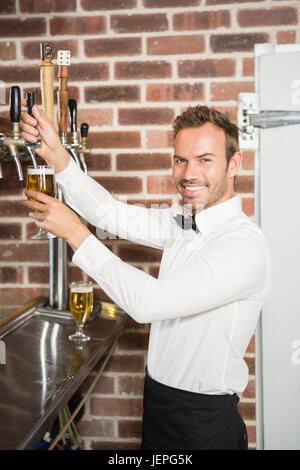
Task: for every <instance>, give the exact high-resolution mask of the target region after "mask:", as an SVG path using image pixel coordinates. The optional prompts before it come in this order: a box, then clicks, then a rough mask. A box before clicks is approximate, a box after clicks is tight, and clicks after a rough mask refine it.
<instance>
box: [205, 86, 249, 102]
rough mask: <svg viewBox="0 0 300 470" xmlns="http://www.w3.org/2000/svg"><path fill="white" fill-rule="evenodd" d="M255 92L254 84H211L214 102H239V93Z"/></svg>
mask: <svg viewBox="0 0 300 470" xmlns="http://www.w3.org/2000/svg"><path fill="white" fill-rule="evenodd" d="M253 91H254V83H253V82H218V83H211V100H212V101H229V100H235V101H236V100H237V99H238V94H239V93H249V92H253Z"/></svg>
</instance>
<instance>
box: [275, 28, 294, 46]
mask: <svg viewBox="0 0 300 470" xmlns="http://www.w3.org/2000/svg"><path fill="white" fill-rule="evenodd" d="M295 42H296V31H295V30H291V31H278V33H277V44H295Z"/></svg>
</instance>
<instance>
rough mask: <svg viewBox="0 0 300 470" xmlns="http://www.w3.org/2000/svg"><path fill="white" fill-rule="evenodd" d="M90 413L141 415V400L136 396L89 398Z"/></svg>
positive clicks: (100, 414) (98, 414)
mask: <svg viewBox="0 0 300 470" xmlns="http://www.w3.org/2000/svg"><path fill="white" fill-rule="evenodd" d="M90 407H91V414H92V415H97V416H141V414H142V400H141V399H138V398H112V397H110V398H105V397H101V398H91V400H90Z"/></svg>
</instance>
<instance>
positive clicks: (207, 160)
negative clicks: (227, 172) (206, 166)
mask: <svg viewBox="0 0 300 470" xmlns="http://www.w3.org/2000/svg"><path fill="white" fill-rule="evenodd" d="M202 161H203V162H210V159H209V158H202Z"/></svg>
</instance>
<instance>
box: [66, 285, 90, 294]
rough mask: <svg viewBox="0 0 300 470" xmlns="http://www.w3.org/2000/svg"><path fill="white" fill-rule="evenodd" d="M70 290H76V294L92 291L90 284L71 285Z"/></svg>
mask: <svg viewBox="0 0 300 470" xmlns="http://www.w3.org/2000/svg"><path fill="white" fill-rule="evenodd" d="M71 292H76V294H85V293H86V292H93V287H92V286H72V287H71Z"/></svg>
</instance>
